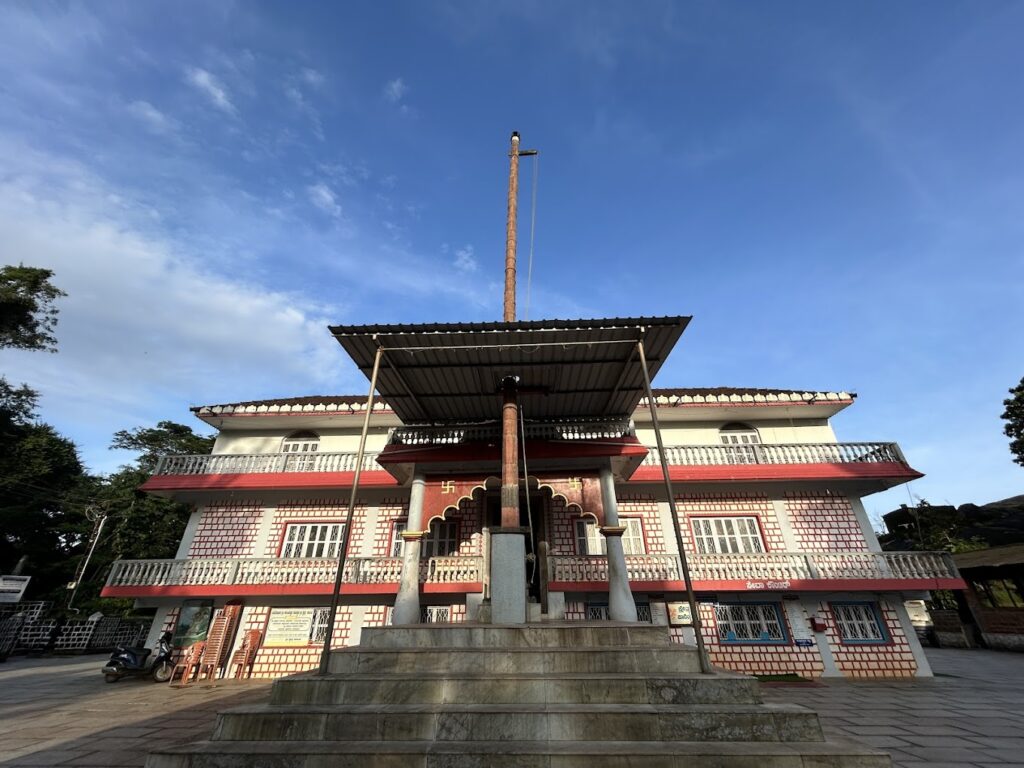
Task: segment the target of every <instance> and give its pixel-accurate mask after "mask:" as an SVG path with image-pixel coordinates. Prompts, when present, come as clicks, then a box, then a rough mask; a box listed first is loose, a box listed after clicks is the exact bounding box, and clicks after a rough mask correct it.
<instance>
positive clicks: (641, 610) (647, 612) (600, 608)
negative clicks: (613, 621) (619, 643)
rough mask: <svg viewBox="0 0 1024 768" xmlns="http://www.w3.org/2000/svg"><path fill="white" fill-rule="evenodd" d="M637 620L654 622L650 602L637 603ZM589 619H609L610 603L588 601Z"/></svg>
mask: <svg viewBox="0 0 1024 768" xmlns="http://www.w3.org/2000/svg"><path fill="white" fill-rule="evenodd" d="M636 620H637V621H644V622H647V623H648V624H651V623H653V622H654V619H653V618H652V616H651V605H650V603H637V604H636ZM587 621H608V603H587Z"/></svg>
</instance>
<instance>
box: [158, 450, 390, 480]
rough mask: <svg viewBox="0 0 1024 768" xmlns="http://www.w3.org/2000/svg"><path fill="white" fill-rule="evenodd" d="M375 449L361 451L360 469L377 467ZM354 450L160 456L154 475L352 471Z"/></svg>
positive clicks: (369, 469) (354, 467)
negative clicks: (342, 451) (370, 451)
mask: <svg viewBox="0 0 1024 768" xmlns="http://www.w3.org/2000/svg"><path fill="white" fill-rule="evenodd" d="M377 455H378V454H377V453H376V452H373V453H365V454H364V455H363V467H362V471H363V472H368V471H372V470H375V469H380V465H379V464H377ZM357 458H358V454H356V453H320V452H319V451H313V452H311V453H213V454H199V455H195V456H161V457H160V460H159V461H158V462H157V465H156V471H155V472H154V474H157V475H235V474H250V473H252V474H264V473H269V472H355V469H356V459H357Z"/></svg>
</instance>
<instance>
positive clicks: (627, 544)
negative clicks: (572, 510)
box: [576, 517, 647, 555]
mask: <svg viewBox="0 0 1024 768" xmlns="http://www.w3.org/2000/svg"><path fill="white" fill-rule="evenodd" d="M619 525H624V526H626V531H625V533H623V534H622V550H623V551H624V552H625V553H626V554H627V555H643V554H646V553H647V546H646V544H645V543H644V527H643V524H642V523H641V522H640V518H639V517H620V518H619ZM576 554H578V555H607V554H608V544H607V540H606V539H605V537H604V535H603V534H602V533H601V529H600V528H599V527H598V525H597V523H595V522H594V521H593V519H590V518H588V519H586V520H577V521H576Z"/></svg>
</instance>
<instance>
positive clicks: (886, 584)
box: [102, 552, 964, 598]
mask: <svg viewBox="0 0 1024 768" xmlns="http://www.w3.org/2000/svg"><path fill="white" fill-rule="evenodd" d="M337 563H338V561H337V560H335V559H332V558H195V559H189V560H118V561H117V562H115V563H114V565H113V567H112V568H111V571H110V576H109V578H108V579H107V583H106V586H105V587H104V588H103V592H102V595H103V596H104V597H133V598H145V597H255V596H282V595H304V596H315V595H329V594H330V593H331V589H332V587H333V584H334V578H335V569H336V568H337ZM688 563H689V566H690V574H691V578H692V580H693V585H694V589H695V590H696V591H698V592H705V593H707V592H712V593H713V592H790V591H793V592H795V591H801V592H835V591H862V590H868V591H874V592H881V591H925V590H934V589H963V588H964V583H963V581H962V579H961V578H960V575H959V573H958V571H957V569H956V566H955V565H954V564H953V561H952V557H951V556H950V555H949V554H947V553H944V552H800V553H796V552H763V553H750V554H690V555H689V556H688ZM542 567H543V573H545V574H546V583H547V588H548V590H549V591H560V592H595V591H603V590H606V589H607V588H608V561H607V558H605V557H604V556H603V555H561V556H551V557H548V558H547V559H546V562H545V563H542ZM419 568H420V572H419V579H420V584H421V585H422V589H423V592H424V593H469V592H480V591H481V590H482V589H483V585H484V584H485V583H486V581H487V575H486V566H485V559H484V558H483V557H476V556H473V557H463V556H451V557H432V558H428V559H424V560H422V561H420V566H419ZM626 568H627V571H628V575H629V581H630V584H631V586H632V588H633V589H634V590H636V591H655V592H667V593H680V592H683V591H684V589H685V588H684V584H683V578H682V571H681V568H680V563H679V558H678V556H676V555H627V556H626ZM401 572H402V558H400V557H380V558H349V559H348V560H347V561H346V563H345V571H344V576H343V580H342V588H341V593H342V594H343V595H349V596H358V595H388V594H392V595H393V594H396V593H397V591H398V584H399V581H400V578H401Z"/></svg>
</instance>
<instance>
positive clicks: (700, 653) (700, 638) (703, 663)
mask: <svg viewBox="0 0 1024 768" xmlns="http://www.w3.org/2000/svg"><path fill="white" fill-rule="evenodd" d="M636 350H637V352H638V353H639V355H640V369H641V370H642V371H643V374H644V389H645V390H646V392H647V405H648V407H649V408H650V410H651V423H652V425H653V426H654V439H655V441H656V442H657V444H658V458H659V459H660V461H661V473H662V475H663V476H664V478H665V492H666V493H667V494H668V509H669V512H671V513H672V530H674V531H675V534H676V546H677V547H678V548H679V564H680V565H681V566H682V570H683V586H684V587H685V588H686V600H687V602H688V603H689V604H690V620H691V621H692V622H693V634H694V637H695V638H696V640H697V657H698V658H699V659H700V671H701V672H703V673H704V674H706V675H709V674H711V673H712V672H713V670H712V669H711V661H710V660H709V659H708V652H707V649H706V648H705V647H704V635H703V633H702V632H701V626H700V612H699V611H698V610H697V601H696V599H695V598H694V596H693V582H692V581H691V580H690V566H689V565H688V564H687V562H686V548H685V547H684V545H683V532H682V529H681V528H680V527H679V512H678V510H677V509H676V498H675V494H674V493H673V492H672V477H671V475H669V472H668V459H667V457H666V456H665V445H664V443H662V441H661V427H660V426H659V424H658V409H657V408H656V407H655V403H654V393H653V392H652V391H651V375H650V372H649V371H648V370H647V355H645V354H644V342H643V340H640V341H637V343H636Z"/></svg>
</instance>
